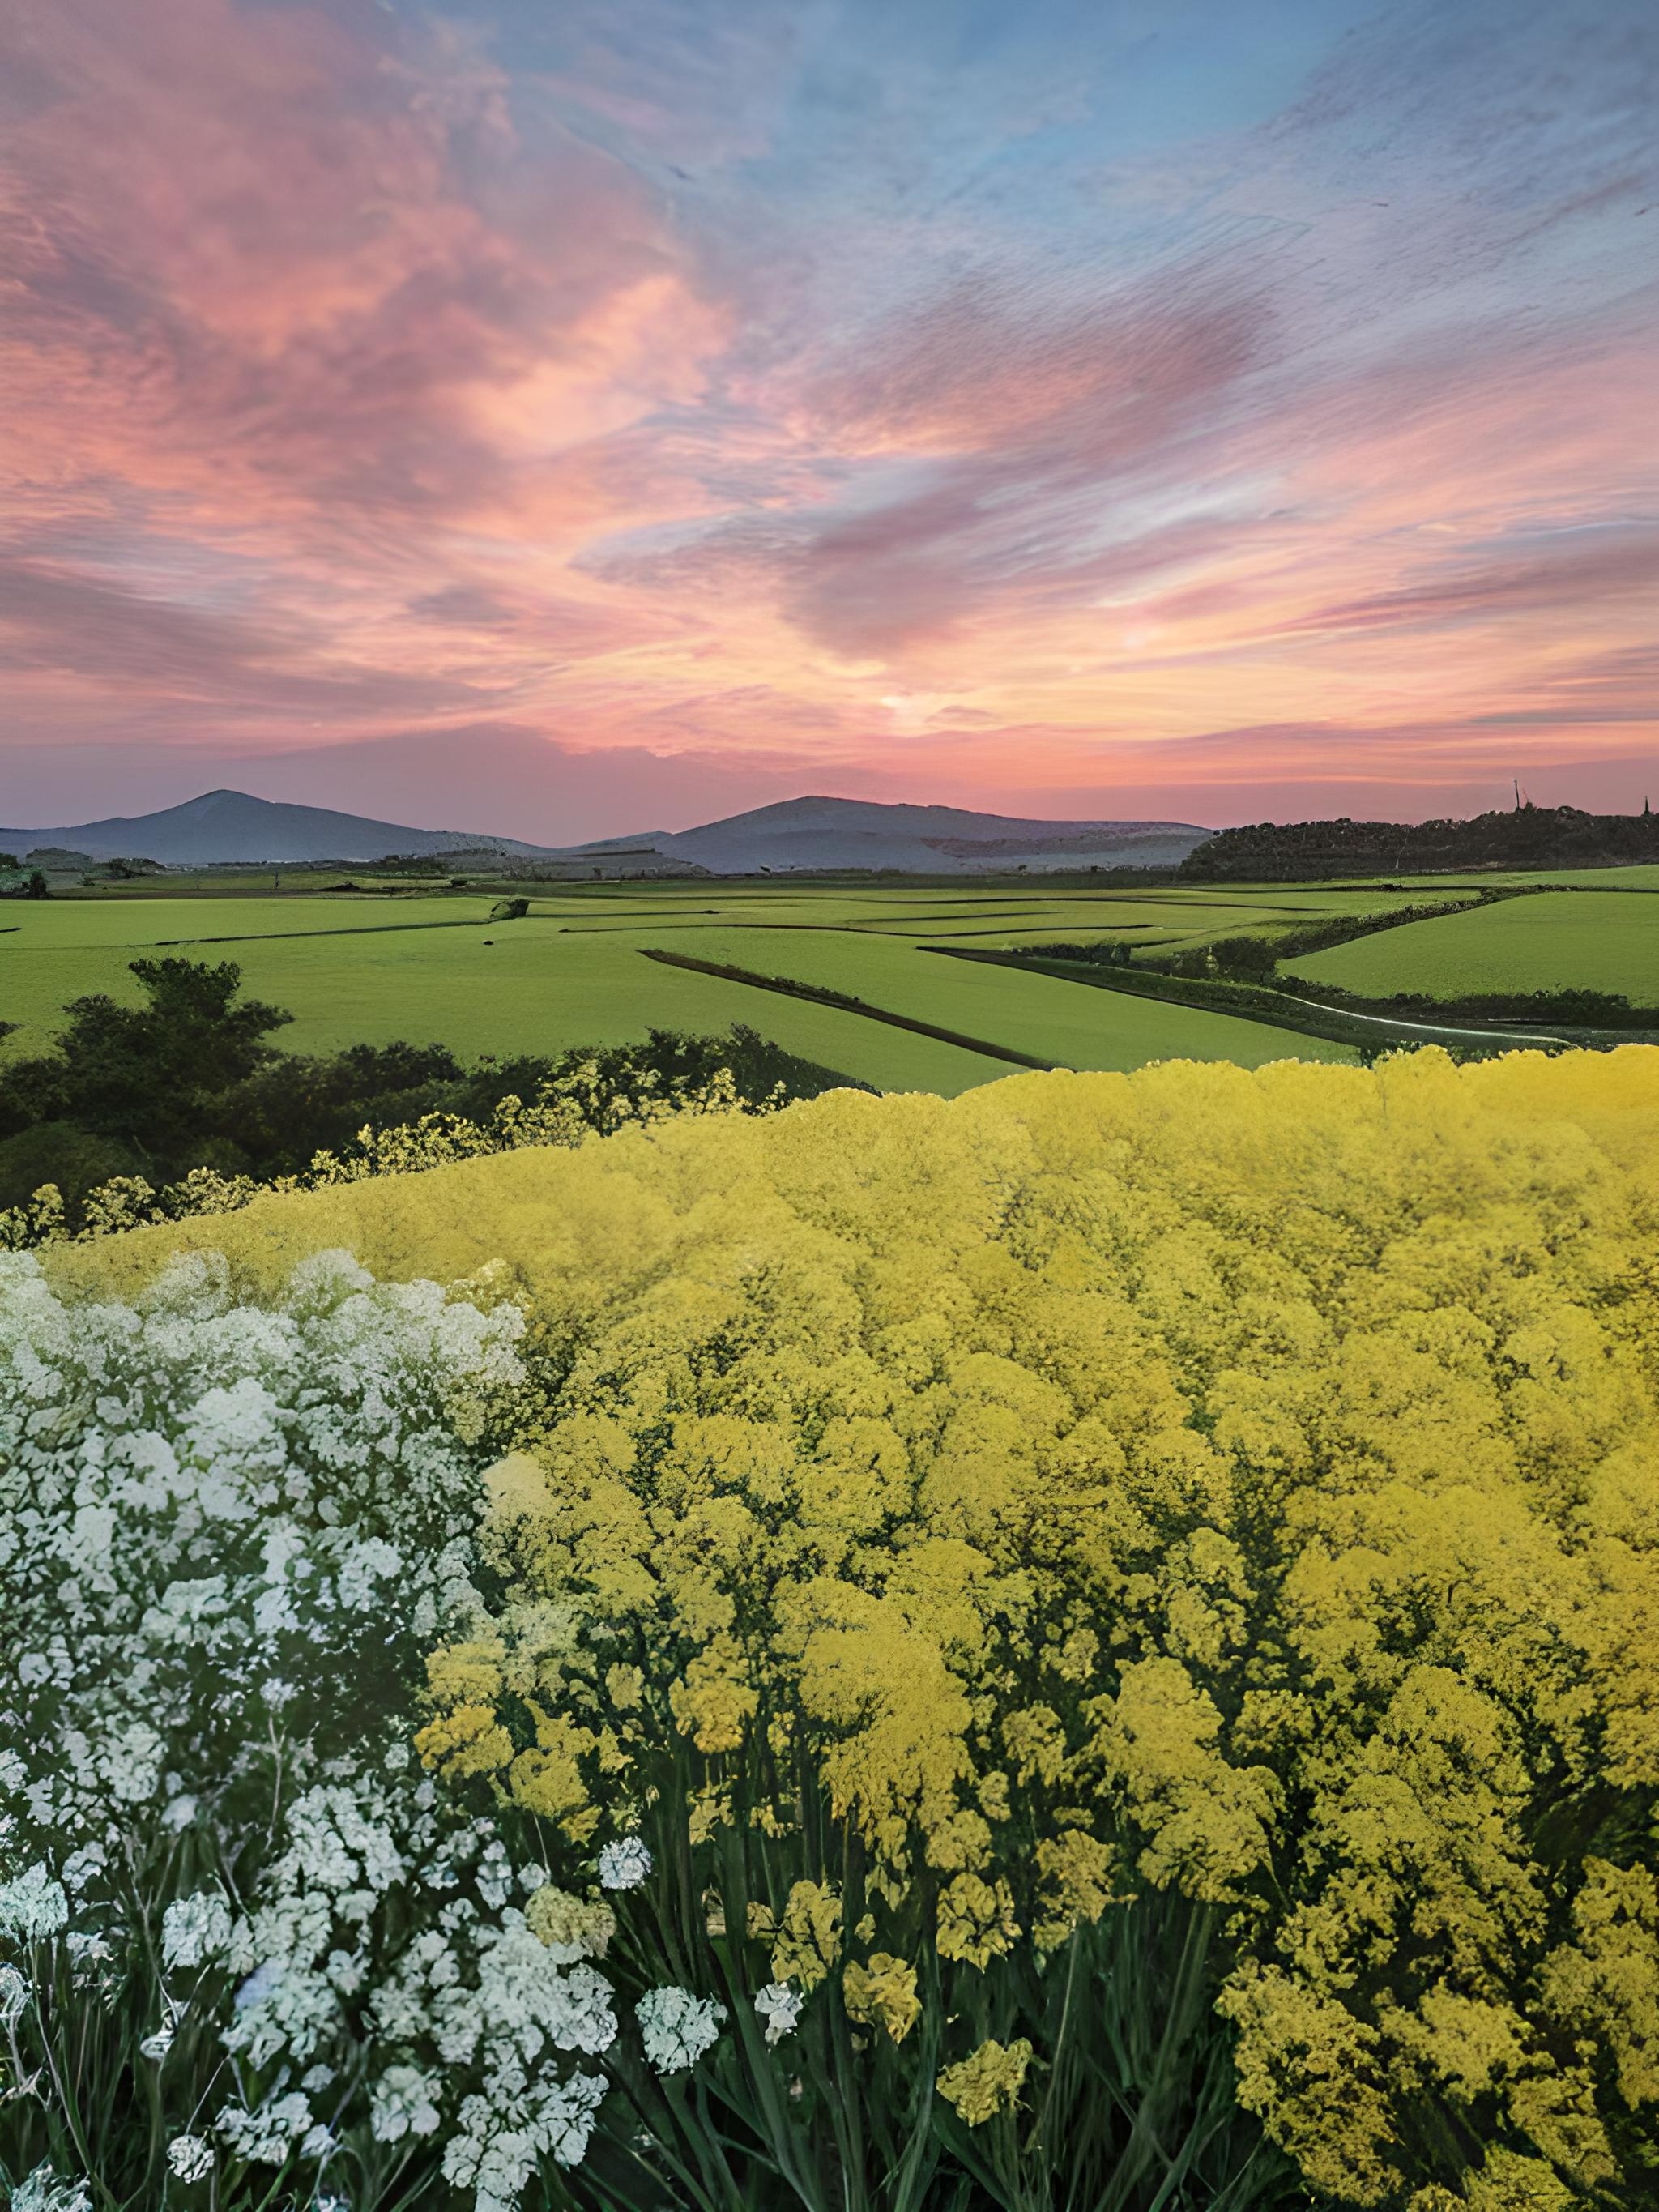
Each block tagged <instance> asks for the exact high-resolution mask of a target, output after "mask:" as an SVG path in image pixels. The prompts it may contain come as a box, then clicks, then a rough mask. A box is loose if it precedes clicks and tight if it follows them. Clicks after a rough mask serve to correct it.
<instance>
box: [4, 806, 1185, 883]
mask: <svg viewBox="0 0 1659 2212" xmlns="http://www.w3.org/2000/svg"><path fill="white" fill-rule="evenodd" d="M1209 835H1210V832H1209V831H1208V830H1207V829H1196V828H1194V825H1193V824H1192V823H1188V822H1030V821H1026V820H1024V818H1023V817H1019V816H1018V815H1010V814H974V813H969V812H968V811H966V810H964V809H963V808H961V807H956V806H890V805H881V804H879V803H878V802H877V801H875V800H873V799H783V800H781V801H780V802H779V803H778V804H777V805H772V806H757V807H755V808H754V809H753V810H752V811H750V812H749V813H746V814H733V815H731V816H729V817H726V819H725V820H724V821H720V822H708V823H704V824H703V825H702V827H701V828H700V829H680V830H670V829H654V830H649V831H647V832H644V833H642V834H641V835H640V836H635V837H606V838H602V839H600V840H599V842H597V843H595V844H589V845H566V846H561V847H550V846H546V845H530V844H526V843H524V842H522V841H521V840H520V839H518V838H515V837H498V836H477V835H475V834H473V833H472V832H471V831H463V830H459V829H406V828H404V827H403V826H402V825H400V824H399V823H395V822H377V821H374V820H372V819H370V818H369V817H367V816H365V815H362V814H338V813H336V812H334V811H332V809H331V808H328V807H324V806H294V805H285V804H283V803H282V802H280V801H277V800H274V799H253V798H250V797H249V795H248V793H246V792H245V791H209V792H204V793H203V794H202V796H201V797H200V798H199V799H186V800H185V803H184V805H182V806H169V807H166V808H163V809H162V810H161V812H159V813H155V814H118V815H113V816H112V817H110V818H109V819H108V820H107V821H104V822H78V823H71V824H59V825H58V826H56V827H54V828H52V829H0V851H4V852H11V853H16V854H19V855H20V856H21V854H24V853H25V852H27V851H31V850H33V849H35V848H39V847H41V846H48V845H50V846H58V847H60V848H68V849H69V850H70V852H72V853H79V854H86V855H88V857H89V858H90V859H92V860H133V859H143V860H160V861H161V862H162V863H163V865H164V866H168V867H204V866H211V865H212V864H213V863H214V862H216V861H229V860H240V861H246V862H254V863H258V862H261V861H268V862H282V863H284V864H286V865H289V866H298V865H301V864H302V863H304V862H306V861H308V860H309V861H315V860H340V861H352V860H358V861H362V860H381V859H383V858H384V857H385V856H386V854H390V853H460V852H465V853H468V854H471V853H490V852H495V853H500V854H503V855H511V856H513V857H515V858H518V859H521V860H537V861H541V862H546V863H549V864H552V865H550V872H553V867H554V866H556V865H558V864H562V866H564V867H565V868H568V869H569V870H570V871H572V872H580V873H581V874H583V875H590V874H591V873H592V870H593V869H594V868H595V867H596V866H599V867H604V866H605V864H606V863H607V862H609V863H610V866H609V867H608V868H607V870H606V872H608V873H614V874H619V875H657V874H661V873H664V872H673V871H677V870H684V871H686V872H697V873H699V874H708V875H715V876H738V875H757V874H759V873H761V872H763V871H769V872H771V873H773V874H775V875H781V874H784V873H787V872H788V871H790V870H792V869H813V870H822V869H839V868H891V869H897V870H900V871H902V872H905V873H908V874H913V875H975V874H978V873H981V872H984V871H986V870H987V869H988V870H994V871H998V872H1003V871H1012V870H1013V869H1016V868H1020V867H1024V868H1029V869H1030V870H1031V871H1032V872H1042V871H1043V870H1047V869H1054V868H1088V867H1093V866H1099V867H1116V868H1144V867H1158V868H1170V867H1174V866H1176V865H1177V864H1178V863H1179V862H1180V861H1182V860H1184V859H1185V858H1186V856H1187V854H1188V853H1190V852H1191V851H1192V850H1193V849H1194V847H1195V846H1198V845H1200V844H1202V843H1203V842H1204V841H1205V839H1206V838H1207V837H1208V836H1209Z"/></svg>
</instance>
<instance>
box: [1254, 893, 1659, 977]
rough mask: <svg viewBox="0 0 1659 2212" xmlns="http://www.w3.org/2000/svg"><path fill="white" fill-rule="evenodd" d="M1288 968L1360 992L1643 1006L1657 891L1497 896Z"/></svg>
mask: <svg viewBox="0 0 1659 2212" xmlns="http://www.w3.org/2000/svg"><path fill="white" fill-rule="evenodd" d="M1620 872H1621V873H1653V872H1654V871H1651V870H1645V871H1644V870H1630V871H1620ZM1289 972H1290V973H1291V974H1292V975H1300V976H1303V977H1305V978H1306V979H1307V980H1308V981H1310V982H1314V983H1333V984H1336V985H1338V986H1339V987H1340V988H1342V989H1343V990H1346V991H1355V992H1358V993H1359V994H1361V995H1363V996H1364V997H1367V998H1385V997H1387V996H1388V995H1389V994H1390V993H1392V992H1395V991H1422V992H1426V993H1428V994H1430V995H1431V996H1433V997H1436V998H1455V997H1458V996H1461V995H1463V994H1470V993H1479V992H1483V991H1492V992H1499V991H1558V990H1570V989H1582V990H1592V991H1615V992H1621V993H1622V994H1624V995H1625V996H1626V998H1628V999H1631V1000H1634V1001H1636V1002H1637V1003H1638V1004H1641V1005H1644V1006H1651V1005H1653V1004H1654V1003H1656V1001H1659V896H1652V895H1650V894H1648V893H1646V892H1645V891H1644V890H1642V889H1640V888H1639V887H1632V890H1630V891H1629V892H1627V893H1626V895H1624V896H1620V894H1619V893H1618V892H1617V891H1616V890H1583V891H1560V892H1552V893H1551V894H1550V895H1549V896H1547V897H1542V898H1523V899H1512V900H1507V901H1505V902H1504V903H1503V904H1502V905H1499V906H1489V907H1483V908H1480V911H1479V912H1477V913H1474V914H1460V915H1447V916H1444V917H1443V918H1442V919H1441V920H1439V921H1412V922H1407V923H1405V924H1404V925H1402V927H1400V928H1398V929H1389V930H1384V931H1383V933H1381V934H1380V935H1378V936H1376V937H1364V938H1360V939H1357V940H1356V942H1354V943H1353V944H1352V945H1336V946H1334V947H1333V949H1332V950H1331V951H1328V952H1316V953H1311V954H1310V955H1309V957H1307V958H1306V959H1304V960H1297V961H1292V962H1291V963H1289Z"/></svg>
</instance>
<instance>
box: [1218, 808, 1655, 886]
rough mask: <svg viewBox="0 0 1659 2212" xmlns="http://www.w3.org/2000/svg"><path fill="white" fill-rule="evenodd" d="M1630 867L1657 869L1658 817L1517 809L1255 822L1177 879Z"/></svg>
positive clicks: (1223, 838) (1222, 835) (1225, 837)
mask: <svg viewBox="0 0 1659 2212" xmlns="http://www.w3.org/2000/svg"><path fill="white" fill-rule="evenodd" d="M1632 860H1659V815H1655V814H1651V813H1649V812H1647V811H1644V812H1642V813H1640V814H1586V813H1583V811H1581V810H1580V809H1579V808H1577V807H1576V806H1517V807H1516V808H1514V809H1513V810H1508V809H1506V810H1505V811H1503V812H1501V813H1492V814H1477V815H1476V816H1474V818H1473V819H1472V820H1469V821H1467V822H1457V821H1437V822H1352V821H1349V820H1348V819H1347V817H1346V816H1345V817H1342V818H1341V819H1340V820H1339V821H1334V822H1253V823H1249V824H1248V825H1247V826H1246V827H1244V828H1242V829H1223V830H1219V831H1218V833H1217V834H1216V836H1213V837H1209V838H1206V840H1205V842H1204V843H1203V844H1201V845H1198V846H1195V847H1194V849H1193V850H1192V851H1191V852H1190V853H1188V855H1187V857H1186V859H1185V860H1183V861H1182V864H1181V866H1180V869H1179V870H1178V873H1179V875H1180V876H1181V877H1182V878H1184V879H1186V880H1188V881H1197V882H1201V883H1224V882H1231V883H1246V882H1263V881H1268V882H1280V883H1282V882H1294V881H1297V880H1298V879H1301V880H1311V879H1317V878H1323V877H1328V876H1376V875H1429V874H1435V873H1438V872H1443V871H1446V870H1452V869H1458V868H1556V867H1560V868H1566V867H1592V866H1597V865H1598V864H1606V865H1611V864H1613V863H1615V862H1619V861H1632Z"/></svg>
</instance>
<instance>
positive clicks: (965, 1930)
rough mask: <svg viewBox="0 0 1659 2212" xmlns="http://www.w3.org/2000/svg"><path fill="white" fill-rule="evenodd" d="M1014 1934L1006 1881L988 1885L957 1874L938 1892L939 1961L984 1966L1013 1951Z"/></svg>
mask: <svg viewBox="0 0 1659 2212" xmlns="http://www.w3.org/2000/svg"><path fill="white" fill-rule="evenodd" d="M1018 1934H1019V1923H1018V1921H1017V1920H1016V1919H1015V1917H1014V1899H1013V1893H1012V1890H1011V1889H1010V1888H1009V1887H1008V1885H1007V1883H1006V1881H995V1882H987V1881H981V1879H980V1877H979V1876H978V1875H976V1874H959V1875H957V1877H956V1878H955V1880H954V1881H949V1882H947V1883H946V1884H945V1887H944V1889H943V1890H941V1891H940V1893H939V1930H938V1934H937V1936H935V1938H934V1941H935V1942H936V1944H937V1946H938V1949H939V1956H940V1957H941V1958H944V1959H963V1960H966V1961H967V1963H968V1965H969V1966H988V1965H989V1963H990V1961H991V1960H993V1959H995V1958H1000V1957H1001V1955H1002V1954H1003V1953H1004V1952H1006V1951H1012V1949H1013V1948H1014V1942H1015V1939H1016V1937H1017V1936H1018Z"/></svg>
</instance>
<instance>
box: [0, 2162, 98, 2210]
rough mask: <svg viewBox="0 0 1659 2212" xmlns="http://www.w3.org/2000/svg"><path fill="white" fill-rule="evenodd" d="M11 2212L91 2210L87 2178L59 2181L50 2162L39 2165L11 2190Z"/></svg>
mask: <svg viewBox="0 0 1659 2212" xmlns="http://www.w3.org/2000/svg"><path fill="white" fill-rule="evenodd" d="M11 2212H92V2193H91V2191H89V2190H88V2187H87V2185H86V2183H85V2182H84V2181H60V2180H59V2179H58V2176H57V2174H56V2173H54V2172H53V2171H52V2168H51V2166H36V2167H35V2169H34V2171H33V2173H31V2174H28V2175H26V2176H25V2178H24V2179H23V2180H21V2182H19V2184H18V2185H17V2187H16V2188H15V2189H14V2190H13V2191H12V2193H11Z"/></svg>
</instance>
